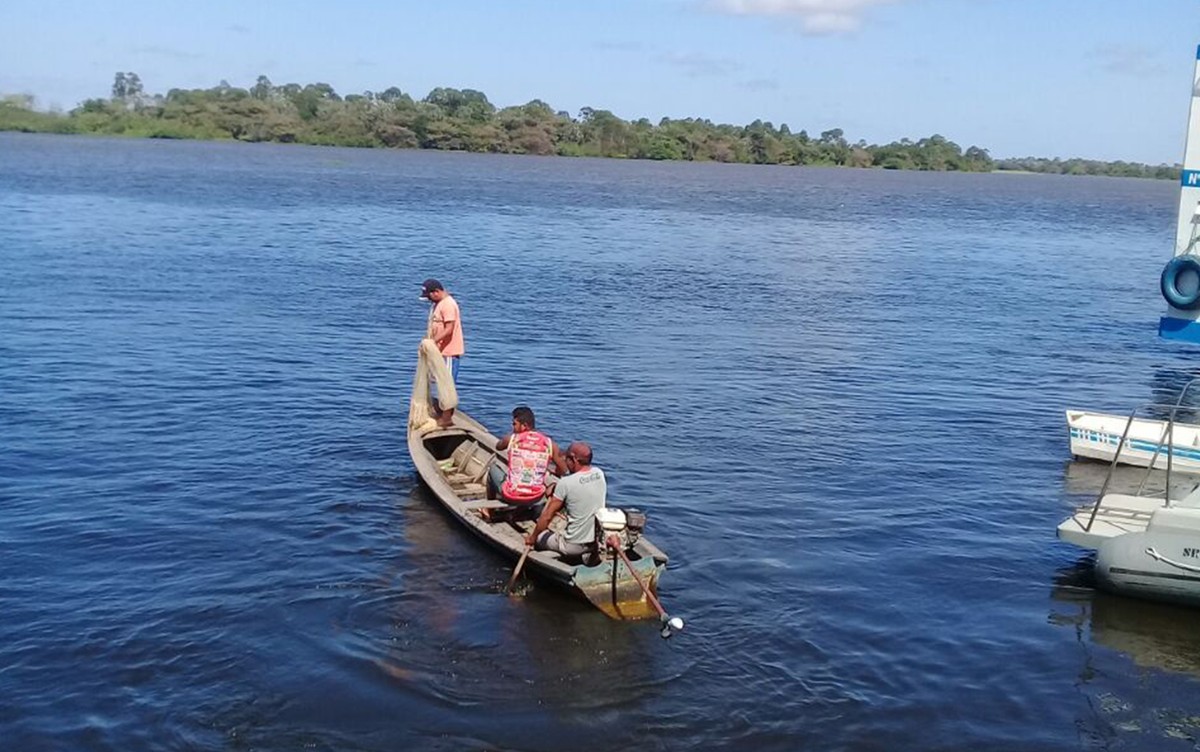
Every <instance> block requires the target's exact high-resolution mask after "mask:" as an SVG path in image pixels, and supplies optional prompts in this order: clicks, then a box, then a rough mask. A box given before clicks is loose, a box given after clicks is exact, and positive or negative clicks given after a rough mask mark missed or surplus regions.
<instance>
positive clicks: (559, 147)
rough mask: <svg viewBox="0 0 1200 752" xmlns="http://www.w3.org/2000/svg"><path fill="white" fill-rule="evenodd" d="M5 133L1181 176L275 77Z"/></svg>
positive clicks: (126, 100) (131, 82)
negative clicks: (341, 88) (342, 88)
mask: <svg viewBox="0 0 1200 752" xmlns="http://www.w3.org/2000/svg"><path fill="white" fill-rule="evenodd" d="M0 131H21V132H26V133H60V134H78V135H102V136H124V137H132V138H159V139H186V140H198V141H247V142H270V143H285V144H288V143H298V144H308V145H313V146H347V147H356V148H391V149H426V150H435V151H463V152H476V153H490V154H534V155H539V156H566V157H606V158H614V159H645V160H653V161H688V162H721V163H740V164H770V165H784V166H799V167H857V168H874V169H884V170H916V171H927V172H1009V173H1035V174H1060V175H1106V176H1112V177H1136V178H1152V179H1163V180H1171V179H1175V180H1177V179H1178V178H1179V174H1180V168H1179V167H1178V166H1175V165H1165V164H1164V165H1146V164H1141V163H1136V162H1123V161H1116V162H1104V161H1100V160H1087V159H1066V160H1063V159H1057V158H1055V159H1047V158H1042V157H1023V158H1018V159H999V160H997V159H993V158H992V157H991V155H990V154H989V153H988V151H987V149H984V148H981V147H978V146H970V147H968V148H966V149H963V148H962V147H960V146H959V145H958V144H956V143H954V142H953V141H951V140H949V139H947V138H945V137H944V136H941V135H938V134H935V135H932V136H929V137H926V138H922V139H919V140H916V141H912V140H910V139H907V138H905V139H901V140H899V141H895V142H892V143H889V144H882V145H879V144H867V143H866V142H865V141H863V140H859V141H857V142H854V143H851V142H850V141H849V140H848V139H847V138H846V136H845V134H844V132H843V131H842V130H841V129H840V128H833V129H830V130H827V131H823V132H822V133H820V134H819V136H816V137H811V136H809V135H808V133H807V132H806V131H803V130H801V131H799V132H796V133H793V132H792V131H791V129H789V128H788V126H787V125H786V124H783V125H780V126H778V127H776V126H774V125H773V124H771V123H769V122H763V121H761V120H755V121H754V122H753V123H750V124H749V125H746V126H737V125H727V124H716V123H713V122H712V121H710V120H707V119H699V118H685V119H681V120H671V119H669V118H663V119H662V120H660V121H659V122H658V124H657V125H656V124H653V123H651V122H650V121H649V120H647V119H646V118H641V119H639V120H635V121H632V122H628V121H625V120H622V119H621V118H619V117H617V116H616V115H614V114H612V113H611V112H608V111H607V110H595V109H592V108H590V107H585V108H583V109H582V110H580V112H579V114H578V116H571V115H570V114H568V113H566V112H563V111H555V110H553V109H552V108H551V107H550V106H549V105H548V104H546V103H545V102H542V101H541V100H536V99H535V100H533V101H531V102H528V103H526V104H524V105H519V106H515V107H505V108H500V109H498V108H496V107H495V106H494V105H492V103H491V102H489V101H488V99H487V97H486V96H485V95H484V94H483V93H482V92H478V91H474V90H471V89H464V90H458V89H449V88H442V87H439V88H436V89H434V90H433V91H431V92H430V93H429V94H428V95H427V96H425V97H424V98H423V99H421V100H415V99H413V98H412V97H411V96H409V95H408V94H405V93H404V92H402V91H401V90H400V89H398V88H395V87H392V88H389V89H387V90H385V91H383V92H379V93H375V92H364V93H362V94H350V95H346V96H345V97H342V96H340V95H338V94H337V92H335V91H334V90H333V88H332V87H330V86H329V85H328V84H308V85H306V86H303V87H302V86H300V85H299V84H285V85H283V86H275V85H274V84H272V83H271V82H270V80H269V79H267V78H266V77H265V76H259V77H258V80H257V82H256V83H255V85H254V86H252V87H250V88H249V89H241V88H236V87H233V86H230V85H229V84H227V83H225V82H222V83H221V85H219V86H216V87H214V88H212V89H188V90H184V89H171V90H170V91H168V92H167V94H165V95H161V94H147V93H146V92H145V91H143V89H142V85H141V81H140V79H139V77H138V76H137V74H135V73H117V74H116V75H115V77H114V81H113V87H112V96H110V97H108V98H105V99H88V100H86V101H84V102H83V103H82V104H80V105H79V106H78V107H76V108H75V109H73V110H71V111H70V112H69V113H65V114H64V113H54V112H43V111H39V110H36V109H34V107H33V98H32V97H31V96H27V95H9V96H0Z"/></svg>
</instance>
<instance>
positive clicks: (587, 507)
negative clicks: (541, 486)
mask: <svg viewBox="0 0 1200 752" xmlns="http://www.w3.org/2000/svg"><path fill="white" fill-rule="evenodd" d="M564 461H565V462H566V466H567V473H568V474H567V475H564V476H563V477H562V478H559V480H558V484H557V485H556V486H555V487H554V494H553V495H552V496H551V497H550V501H549V502H548V503H547V504H546V508H545V509H543V510H542V514H541V516H539V517H538V521H537V524H536V525H535V526H534V528H533V530H532V531H530V533H529V535H526V536H525V545H527V546H534V547H535V548H537V550H539V551H557V552H558V553H560V554H563V555H565V556H582V555H583V554H584V553H586V552H587V550H588V547H589V546H590V545H591V543H592V540H593V539H594V538H595V536H596V531H595V527H596V512H597V511H599V510H601V509H604V504H605V502H606V500H607V499H606V497H607V496H608V481H606V480H605V479H604V471H603V470H601V469H600V468H598V467H596V466H594V465H593V464H592V448H591V447H590V446H588V445H587V444H585V443H583V442H582V441H576V442H572V444H571V446H569V447H567V455H566V457H565V458H564ZM560 509H565V510H566V515H567V528H566V530H564V531H563V532H562V533H552V532H550V530H549V528H550V521H551V520H553V519H554V515H555V514H557V513H558V510H560Z"/></svg>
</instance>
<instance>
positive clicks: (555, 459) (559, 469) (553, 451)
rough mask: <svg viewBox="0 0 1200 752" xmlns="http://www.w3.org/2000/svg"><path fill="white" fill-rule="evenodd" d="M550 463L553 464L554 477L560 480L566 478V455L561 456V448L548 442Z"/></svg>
mask: <svg viewBox="0 0 1200 752" xmlns="http://www.w3.org/2000/svg"><path fill="white" fill-rule="evenodd" d="M550 462H552V463H553V464H554V474H555V475H557V476H558V477H560V478H565V477H566V476H567V459H566V455H565V454H563V451H562V448H561V447H560V446H559V445H558V444H555V443H554V442H553V441H551V442H550Z"/></svg>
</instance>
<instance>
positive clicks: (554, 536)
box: [534, 530, 587, 556]
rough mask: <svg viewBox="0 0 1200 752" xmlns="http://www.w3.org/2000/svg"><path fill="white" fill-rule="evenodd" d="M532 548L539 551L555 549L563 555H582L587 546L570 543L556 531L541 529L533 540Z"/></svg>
mask: <svg viewBox="0 0 1200 752" xmlns="http://www.w3.org/2000/svg"><path fill="white" fill-rule="evenodd" d="M534 548H536V549H537V550H539V551H557V552H559V553H560V554H563V555H564V556H583V554H584V553H585V552H586V551H587V546H584V545H581V544H579V543H572V542H571V541H569V540H567V539H565V538H563V537H562V536H561V535H559V534H558V533H552V532H550V531H549V530H543V531H542V534H541V535H539V536H538V537H537V540H536V541H534Z"/></svg>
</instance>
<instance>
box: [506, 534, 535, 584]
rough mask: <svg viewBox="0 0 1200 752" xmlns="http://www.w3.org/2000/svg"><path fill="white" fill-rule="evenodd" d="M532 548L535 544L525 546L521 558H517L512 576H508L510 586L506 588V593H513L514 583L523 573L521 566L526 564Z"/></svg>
mask: <svg viewBox="0 0 1200 752" xmlns="http://www.w3.org/2000/svg"><path fill="white" fill-rule="evenodd" d="M532 550H533V546H525V550H524V551H523V552H522V553H521V558H520V559H517V566H516V567H515V568H514V569H513V573H512V577H509V578H508V586H507V587H505V588H504V593H505V595H508V594H510V593H512V589H513V585H515V584H516V582H517V577H518V576H519V575H520V574H521V568H522V567H524V566H525V559H526V557H528V556H529V552H530V551H532Z"/></svg>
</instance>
